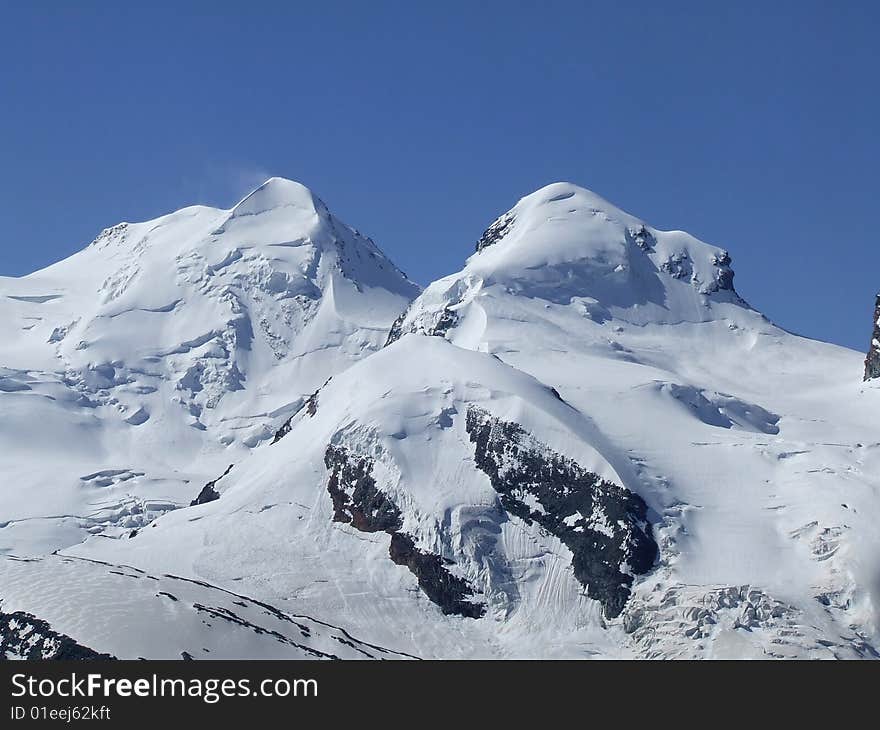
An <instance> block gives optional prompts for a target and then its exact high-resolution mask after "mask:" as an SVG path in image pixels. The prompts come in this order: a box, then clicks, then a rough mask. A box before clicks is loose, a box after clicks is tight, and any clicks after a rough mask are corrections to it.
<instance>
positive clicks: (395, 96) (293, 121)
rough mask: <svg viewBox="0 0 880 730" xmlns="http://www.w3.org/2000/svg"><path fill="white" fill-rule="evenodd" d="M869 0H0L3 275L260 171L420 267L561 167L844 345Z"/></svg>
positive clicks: (432, 265) (857, 260)
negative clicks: (298, 186) (691, 240)
mask: <svg viewBox="0 0 880 730" xmlns="http://www.w3.org/2000/svg"><path fill="white" fill-rule="evenodd" d="M767 5H770V6H772V7H766V6H767ZM477 6H478V7H477ZM878 8H880V3H874V2H858V1H851V2H845V3H841V4H839V5H835V4H832V3H830V2H829V3H818V2H809V1H806V0H805V1H804V2H791V3H787V2H774V3H759V2H754V3H751V2H742V3H721V2H712V3H706V2H694V3H684V2H666V3H653V2H622V3H608V2H601V3H592V2H587V1H586V0H582V1H581V2H554V1H553V0H549V1H548V0H545V1H544V2H516V1H515V0H505V1H504V2H484V3H479V4H478V3H472V2H468V3H466V2H444V3H431V4H429V3H404V2H400V3H392V2H381V1H380V0H377V1H376V2H369V3H368V2H329V1H328V2H324V3H298V2H284V3H281V2H278V3H273V2H267V1H262V2H260V1H255V2H251V3H234V4H233V3H224V2H212V3H197V2H186V3H163V2H152V3H149V4H147V3H139V4H136V3H110V2H105V3H95V2H87V1H83V2H77V3H62V2H60V1H59V2H55V3H49V2H37V1H34V2H28V3H20V2H11V1H10V0H0V11H2V12H0V17H2V23H0V217H2V221H3V225H2V229H0V230H2V234H0V274H5V275H22V274H25V273H27V272H29V271H31V270H34V269H36V268H40V267H42V266H44V265H46V264H49V263H51V262H52V261H55V260H57V259H60V258H63V257H64V256H67V255H69V254H71V253H73V252H74V251H76V250H78V249H79V248H81V247H82V246H83V245H85V244H87V243H88V242H89V241H90V240H91V239H92V238H93V237H94V236H95V235H96V234H97V232H98V231H99V230H100V229H102V228H104V227H106V226H108V225H111V224H113V223H115V222H117V221H119V220H143V219H147V218H151V217H155V216H157V215H159V214H162V213H164V212H167V211H169V210H173V209H176V208H180V207H182V206H184V205H187V204H191V203H196V202H199V203H209V204H216V205H224V206H226V205H230V204H231V203H233V202H234V201H235V199H237V198H238V197H240V196H241V195H242V194H243V193H244V192H246V191H247V189H248V187H250V186H253V185H255V184H256V183H258V182H260V180H261V179H262V178H265V177H268V176H270V175H282V176H285V177H290V178H294V179H297V180H300V181H301V182H303V183H305V184H307V185H308V186H309V187H311V188H313V189H314V190H315V191H316V192H317V193H318V194H319V195H320V196H321V197H322V198H323V199H324V200H325V201H326V202H327V203H328V205H329V206H330V207H331V209H332V210H334V212H336V213H337V214H338V215H339V216H340V217H341V218H342V219H343V220H345V221H346V222H348V223H350V224H351V225H354V226H356V227H357V228H359V229H360V230H362V231H364V232H366V233H368V234H370V235H371V236H372V237H373V238H374V239H375V240H376V241H377V243H378V244H379V245H380V246H381V247H382V248H383V249H384V250H385V251H386V252H387V253H388V254H389V256H391V258H393V259H394V260H395V261H396V262H397V263H398V264H399V265H400V266H401V268H403V269H404V270H405V271H407V273H408V274H409V275H410V276H411V277H412V278H414V279H415V280H417V281H419V282H420V283H422V284H425V283H427V282H428V281H430V280H431V279H433V278H436V277H439V276H441V275H444V274H446V273H450V272H452V271H455V270H457V269H458V268H460V266H461V263H462V261H463V260H464V258H465V257H466V256H467V255H469V254H470V253H471V251H472V248H473V243H474V241H475V240H476V239H477V238H478V237H479V235H480V233H481V232H482V230H483V229H484V228H485V227H486V225H487V224H488V223H490V222H491V220H492V219H493V218H494V217H495V216H496V215H498V214H499V213H501V212H503V211H505V210H507V209H508V208H509V207H511V206H512V205H513V204H514V203H515V202H516V200H517V199H518V198H520V197H521V196H523V195H525V194H527V193H529V192H531V191H532V190H534V189H536V188H538V187H540V186H542V185H544V184H546V183H549V182H552V181H555V180H569V181H572V182H575V183H578V184H580V185H583V186H585V187H588V188H591V189H593V190H595V191H596V192H598V193H599V194H601V195H603V196H604V197H606V198H608V199H609V200H611V201H612V202H614V203H616V204H618V205H619V206H621V207H623V208H624V209H626V210H628V211H630V212H632V213H634V214H636V215H638V216H640V217H641V218H644V219H645V220H647V221H648V222H650V223H651V224H653V225H655V226H658V227H661V228H682V229H685V230H688V231H690V232H691V233H693V234H694V235H696V236H698V237H700V238H702V239H704V240H706V241H708V242H710V243H713V244H716V245H719V246H724V247H725V248H727V249H729V250H730V252H731V255H732V257H733V263H734V268H735V270H736V272H737V278H736V284H737V288H738V289H739V291H740V293H741V294H743V295H744V296H745V297H746V298H747V299H748V300H749V301H750V302H751V303H752V304H753V305H754V306H756V307H757V308H759V309H761V310H762V311H763V312H764V313H765V314H767V315H768V316H769V317H770V318H771V319H773V320H774V321H776V322H777V323H779V324H781V325H783V326H785V327H787V328H789V329H792V330H794V331H797V332H799V333H802V334H807V335H810V336H813V337H817V338H820V339H825V340H830V341H833V342H838V343H841V344H845V345H849V346H851V347H855V348H858V349H864V348H865V347H866V346H867V343H868V340H869V336H870V329H871V321H870V320H871V317H870V314H871V311H872V308H873V300H874V294H875V293H876V291H877V290H878V289H880V245H878V240H877V238H876V236H877V226H876V218H875V211H876V210H877V200H876V198H877V193H878V182H877V181H878V170H880V142H878V135H877V129H878V120H880V101H878V93H877V84H878V76H880V74H878V71H880V64H878V50H877V49H878V44H877V41H876V30H877V28H878V26H880V9H878Z"/></svg>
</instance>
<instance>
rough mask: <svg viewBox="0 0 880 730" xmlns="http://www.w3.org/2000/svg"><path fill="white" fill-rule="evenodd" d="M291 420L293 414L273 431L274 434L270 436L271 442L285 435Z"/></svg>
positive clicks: (277, 440) (275, 441) (288, 431)
mask: <svg viewBox="0 0 880 730" xmlns="http://www.w3.org/2000/svg"><path fill="white" fill-rule="evenodd" d="M292 422H293V416H291V417H290V418H288V419H287V420H286V421H285V422H284V423H282V424H281V427H280V428H279V429H278V430H277V431H276V432H275V436H274V437H273V438H272V443H273V444H277V443H278V442H279V441H280V440H281V439H283V438H284V437H285V436H287V434H289V433H290V429H291V428H292V426H291V424H292Z"/></svg>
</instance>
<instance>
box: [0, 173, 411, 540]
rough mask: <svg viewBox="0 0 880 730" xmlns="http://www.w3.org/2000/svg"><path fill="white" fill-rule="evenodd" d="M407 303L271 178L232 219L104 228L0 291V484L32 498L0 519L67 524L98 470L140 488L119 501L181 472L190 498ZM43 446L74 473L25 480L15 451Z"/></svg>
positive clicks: (338, 225) (187, 215) (303, 194)
mask: <svg viewBox="0 0 880 730" xmlns="http://www.w3.org/2000/svg"><path fill="white" fill-rule="evenodd" d="M417 293H418V287H417V286H416V285H415V284H413V283H412V282H411V281H409V280H408V279H407V278H406V276H405V275H404V274H403V273H401V272H400V271H399V270H398V269H397V268H396V267H395V266H394V264H392V263H391V262H390V261H389V260H388V259H387V258H386V257H385V255H384V254H383V253H382V252H381V251H380V250H379V249H378V248H377V247H376V246H375V244H374V243H373V242H372V241H371V240H369V239H368V238H366V237H365V236H363V235H362V234H360V233H358V232H357V231H355V230H354V229H353V228H351V227H349V226H348V225H346V224H345V223H343V222H342V221H341V220H340V219H339V218H337V217H336V216H335V215H334V214H332V213H331V212H330V211H329V209H328V208H327V206H326V205H325V204H324V203H323V202H322V201H321V200H320V199H319V198H318V197H317V196H316V195H315V194H313V193H312V192H311V191H310V190H309V189H308V188H306V187H305V186H303V185H301V184H299V183H297V182H293V181H291V180H285V179H282V178H272V179H270V180H268V181H266V182H265V183H264V184H263V185H261V186H260V187H258V188H257V189H256V190H254V191H253V192H252V193H250V194H249V195H248V196H247V197H245V198H244V199H243V200H242V201H241V202H240V203H238V204H237V205H235V206H234V207H232V208H231V209H219V208H211V207H207V206H191V207H187V208H183V209H181V210H179V211H176V212H174V213H170V214H168V215H164V216H161V217H159V218H156V219H154V220H149V221H145V222H140V223H120V224H118V225H115V226H112V227H110V228H108V229H106V230H104V231H103V232H102V233H101V234H100V235H99V236H98V237H97V238H96V239H95V241H93V242H92V243H91V244H90V245H89V246H87V247H86V248H84V249H83V250H81V251H80V252H78V253H76V254H74V255H73V256H71V257H70V258H68V259H65V260H63V261H60V262H58V263H56V264H53V265H52V266H49V267H47V268H45V269H43V270H41V271H38V272H35V273H33V274H30V275H29V276H25V277H21V278H8V277H0V337H2V342H3V348H2V361H0V366H2V367H3V368H4V369H3V371H2V379H0V408H2V410H3V412H4V413H6V414H8V415H9V416H10V418H9V419H7V420H6V422H5V423H4V424H2V425H0V445H2V449H0V454H2V455H0V471H2V470H3V469H5V468H8V469H11V470H13V472H12V473H16V474H17V472H18V470H20V471H21V474H20V475H17V477H16V478H17V479H18V480H19V481H20V483H21V484H22V487H23V488H29V489H30V488H32V489H33V490H34V499H33V500H31V501H30V502H27V503H22V502H21V501H17V502H15V499H16V495H15V494H13V493H10V492H9V491H8V490H7V491H4V492H2V493H0V510H2V512H3V514H5V515H7V516H8V517H12V518H16V519H18V518H26V517H28V518H29V517H31V516H33V514H34V511H35V510H40V509H44V508H45V505H46V504H50V503H51V504H53V507H52V510H53V511H54V513H55V514H62V513H63V514H72V515H79V514H82V511H83V507H82V503H81V502H82V496H83V495H82V491H81V489H80V482H81V480H80V479H79V477H80V476H82V475H90V474H95V473H98V472H103V471H107V470H110V471H116V472H119V473H120V474H127V473H132V474H137V475H138V476H137V477H136V478H133V481H132V480H131V479H128V480H125V484H124V487H125V489H124V490H123V489H122V488H120V489H119V491H120V492H123V491H125V492H129V493H130V492H131V491H132V488H133V487H135V486H137V484H138V482H139V481H140V482H145V481H148V480H150V479H151V478H153V479H158V476H157V474H158V475H164V476H163V479H164V478H165V477H167V475H168V474H169V473H172V474H173V473H174V472H175V471H176V470H180V469H192V470H193V471H194V473H195V475H197V476H194V477H193V478H194V479H195V480H196V482H197V483H198V482H199V481H201V482H204V481H205V480H206V478H207V477H209V476H216V473H214V472H215V469H216V468H217V467H218V466H221V465H222V466H224V467H225V466H226V465H228V464H227V462H228V460H229V459H230V458H231V454H229V453H227V452H228V451H232V452H233V453H235V452H237V451H239V450H245V451H246V450H247V449H250V448H253V447H254V446H256V445H257V444H259V443H261V442H262V441H264V440H265V439H267V438H269V437H271V436H272V434H273V433H274V428H275V421H276V419H277V417H278V413H279V412H280V413H282V414H283V413H285V412H292V411H293V410H295V408H296V407H298V404H299V403H300V402H301V401H302V399H303V398H305V397H307V396H308V395H309V394H310V393H312V392H313V391H314V390H315V389H316V388H317V387H318V386H319V385H321V384H322V383H323V382H324V381H325V380H326V379H327V378H328V377H330V376H332V375H334V374H336V373H338V372H340V371H341V370H344V369H345V368H346V367H348V366H349V365H350V364H351V363H352V362H354V361H356V360H358V359H360V358H362V357H364V356H365V355H366V354H367V353H369V352H371V351H374V350H376V349H378V348H379V347H380V346H381V345H382V344H383V343H384V341H385V340H386V338H387V335H388V330H389V328H390V325H391V323H392V322H393V321H394V319H395V317H397V316H398V315H399V313H400V312H401V311H402V310H403V309H404V308H405V307H406V305H407V303H408V302H409V300H410V299H412V297H413V296H415V295H416V294H417ZM28 413H30V414H32V415H33V416H34V418H29V417H27V415H26V414H28ZM23 424H33V426H34V430H33V431H31V429H30V428H28V426H26V425H23ZM86 429H89V430H91V432H92V436H90V437H89V438H83V437H82V435H81V434H83V433H85V432H86ZM45 436H50V437H55V438H57V439H60V440H61V441H62V442H64V443H65V446H64V448H65V449H69V450H70V452H71V454H70V458H72V459H73V460H74V464H76V466H73V465H71V464H68V465H67V467H66V468H65V470H64V471H65V473H64V474H63V475H60V476H53V477H52V478H49V477H47V476H46V474H45V473H43V472H42V467H41V466H40V465H37V466H36V467H34V466H33V465H29V466H27V467H26V468H25V467H24V466H23V465H22V461H21V459H20V458H19V457H17V456H15V452H21V451H22V450H24V451H25V452H26V451H27V450H29V449H31V448H33V444H34V443H36V442H39V441H40V440H41V437H45ZM215 459H216V461H215ZM43 466H45V468H46V469H47V470H50V471H52V472H53V473H55V472H56V471H57V469H56V465H54V464H52V463H45V464H44V465H43ZM221 470H222V469H221ZM181 478H182V479H187V478H189V477H178V476H174V477H173V479H176V480H178V482H179V480H180V479H181ZM111 481H112V480H111ZM172 481H173V480H172ZM47 485H52V486H51V491H53V492H55V494H54V496H52V497H51V498H50V497H49V496H47V495H46V489H49V486H47ZM196 491H198V490H196ZM158 494H159V495H160V496H161V497H162V500H164V501H163V504H171V503H176V502H178V501H180V502H182V503H186V504H188V503H189V501H190V500H191V499H192V498H193V497H194V496H195V495H194V494H182V493H181V494H179V495H172V493H171V491H169V490H168V489H166V488H163V489H162V490H159V491H158ZM39 495H43V496H42V497H41V496H39ZM62 495H63V496H62ZM128 496H130V494H129V495H128ZM101 498H102V500H107V498H108V494H107V492H104V493H103V494H102V495H101ZM7 500H13V502H14V503H13V502H10V503H7ZM40 505H42V506H40ZM59 510H61V511H59ZM122 521H125V520H122ZM87 524H88V525H89V527H91V526H92V525H91V524H90V523H87ZM74 534H75V532H74Z"/></svg>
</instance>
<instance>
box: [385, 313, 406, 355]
mask: <svg viewBox="0 0 880 730" xmlns="http://www.w3.org/2000/svg"><path fill="white" fill-rule="evenodd" d="M407 312H409V308H407V309H404V310H403V311H402V312H401V313H400V316H399V317H398V318H397V319H395V320H394V324H392V325H391V330H390V331H389V332H388V339H387V340H385V347H388V345H390V344H391V343H392V342H397V340H399V339H400V338H401V337H403V335H404V332H403V321H404V320H405V319H406V315H407Z"/></svg>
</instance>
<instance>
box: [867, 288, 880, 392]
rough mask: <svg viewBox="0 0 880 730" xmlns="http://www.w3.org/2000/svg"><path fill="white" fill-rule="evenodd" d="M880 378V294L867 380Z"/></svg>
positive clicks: (869, 351)
mask: <svg viewBox="0 0 880 730" xmlns="http://www.w3.org/2000/svg"><path fill="white" fill-rule="evenodd" d="M878 377H880V294H878V295H877V301H876V304H875V306H874V332H873V334H872V335H871V347H870V349H869V350H868V356H867V357H866V358H865V380H873V379H874V378H878Z"/></svg>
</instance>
